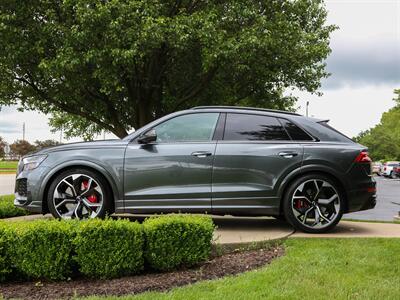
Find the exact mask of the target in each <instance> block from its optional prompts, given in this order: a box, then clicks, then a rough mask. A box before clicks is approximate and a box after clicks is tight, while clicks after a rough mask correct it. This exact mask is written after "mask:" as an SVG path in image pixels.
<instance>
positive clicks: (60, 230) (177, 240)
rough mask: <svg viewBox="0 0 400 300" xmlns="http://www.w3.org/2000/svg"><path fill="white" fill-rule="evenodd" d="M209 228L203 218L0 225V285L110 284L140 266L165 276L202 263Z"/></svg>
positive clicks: (211, 227)
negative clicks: (76, 278) (74, 280)
mask: <svg viewBox="0 0 400 300" xmlns="http://www.w3.org/2000/svg"><path fill="white" fill-rule="evenodd" d="M213 231H214V225H213V223H212V220H211V218H209V217H207V216H193V215H165V216H158V217H151V218H149V219H146V220H145V221H144V223H143V224H139V223H137V222H130V221H129V220H112V219H106V220H99V219H94V220H88V221H80V222H78V221H58V220H38V221H31V222H27V221H24V222H9V223H6V222H1V223H0V281H4V280H9V279H11V278H16V277H17V278H21V277H24V278H27V279H47V280H62V279H65V278H67V277H70V276H72V275H76V274H79V273H80V274H83V275H85V276H87V277H94V278H113V277H118V276H123V275H129V274H135V273H138V272H140V271H142V270H143V269H144V268H145V266H146V267H148V268H152V269H155V270H161V271H165V270H171V269H174V268H177V267H179V266H181V265H185V266H191V265H194V264H197V263H199V262H201V261H203V260H206V259H207V258H208V256H209V254H210V251H211V242H212V235H213Z"/></svg>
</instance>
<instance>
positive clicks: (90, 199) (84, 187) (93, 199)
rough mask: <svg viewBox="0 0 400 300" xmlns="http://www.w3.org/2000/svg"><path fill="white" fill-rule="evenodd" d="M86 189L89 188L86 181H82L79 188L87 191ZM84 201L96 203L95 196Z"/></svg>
mask: <svg viewBox="0 0 400 300" xmlns="http://www.w3.org/2000/svg"><path fill="white" fill-rule="evenodd" d="M88 187H89V182H88V181H86V180H85V181H82V187H81V188H82V190H83V191H85V190H87V189H88ZM86 199H88V201H89V202H90V203H96V202H97V196H96V195H95V194H93V195H90V196H88V197H86Z"/></svg>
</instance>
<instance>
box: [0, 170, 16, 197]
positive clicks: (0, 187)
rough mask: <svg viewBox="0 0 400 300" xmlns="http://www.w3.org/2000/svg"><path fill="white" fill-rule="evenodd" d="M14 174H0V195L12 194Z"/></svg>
mask: <svg viewBox="0 0 400 300" xmlns="http://www.w3.org/2000/svg"><path fill="white" fill-rule="evenodd" d="M14 186H15V174H0V196H1V195H10V194H14Z"/></svg>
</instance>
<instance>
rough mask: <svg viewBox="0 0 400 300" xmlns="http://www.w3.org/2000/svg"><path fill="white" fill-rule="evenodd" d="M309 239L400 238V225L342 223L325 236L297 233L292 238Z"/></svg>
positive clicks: (324, 234)
mask: <svg viewBox="0 0 400 300" xmlns="http://www.w3.org/2000/svg"><path fill="white" fill-rule="evenodd" d="M290 237H291V238H295V237H307V238H320V237H323V238H363V237H369V238H370V237H372V238H374V237H377V238H378V237H379V238H400V224H393V223H368V222H352V221H341V222H340V223H339V224H338V225H337V226H336V228H335V229H334V230H333V231H331V232H329V233H323V234H307V233H303V232H295V233H294V234H292V235H291V236H290Z"/></svg>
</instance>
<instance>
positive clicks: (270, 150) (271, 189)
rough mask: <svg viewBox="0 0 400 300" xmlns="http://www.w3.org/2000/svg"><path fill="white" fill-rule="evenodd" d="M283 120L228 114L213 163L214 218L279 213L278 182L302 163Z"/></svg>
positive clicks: (297, 145) (263, 116) (301, 153)
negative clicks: (229, 215)
mask: <svg viewBox="0 0 400 300" xmlns="http://www.w3.org/2000/svg"><path fill="white" fill-rule="evenodd" d="M285 121H287V120H284V119H282V120H279V119H278V118H276V117H274V116H266V115H260V114H251V113H227V114H226V121H225V131H224V136H223V138H222V140H219V141H218V144H217V148H216V152H215V159H214V168H213V184H212V211H213V212H214V213H221V214H244V215H260V214H270V213H276V211H277V210H278V208H279V199H278V198H277V189H278V185H279V184H278V183H279V182H280V181H281V180H282V179H283V178H284V177H285V176H286V175H287V174H288V173H290V171H292V170H294V169H296V168H299V167H301V163H302V160H303V147H302V145H301V144H300V143H299V142H296V141H292V139H291V138H290V137H289V134H288V129H289V127H288V128H287V129H285V127H286V124H285ZM288 122H289V121H288ZM289 123H290V122H289Z"/></svg>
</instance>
